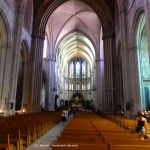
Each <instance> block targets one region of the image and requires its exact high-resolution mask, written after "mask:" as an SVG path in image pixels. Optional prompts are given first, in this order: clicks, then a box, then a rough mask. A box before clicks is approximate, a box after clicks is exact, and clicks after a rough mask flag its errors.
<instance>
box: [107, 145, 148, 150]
mask: <svg viewBox="0 0 150 150" xmlns="http://www.w3.org/2000/svg"><path fill="white" fill-rule="evenodd" d="M108 150H150V146H143V145H109V146H108Z"/></svg>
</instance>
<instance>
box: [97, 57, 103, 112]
mask: <svg viewBox="0 0 150 150" xmlns="http://www.w3.org/2000/svg"><path fill="white" fill-rule="evenodd" d="M101 71H102V70H101V60H100V59H96V81H97V82H96V101H97V102H96V104H97V105H96V110H99V111H102V86H101V85H102V82H103V81H102V76H101Z"/></svg>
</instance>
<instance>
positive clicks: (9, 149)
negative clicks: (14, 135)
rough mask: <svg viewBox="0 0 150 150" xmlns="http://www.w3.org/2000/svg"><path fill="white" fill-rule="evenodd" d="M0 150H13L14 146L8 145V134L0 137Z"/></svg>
mask: <svg viewBox="0 0 150 150" xmlns="http://www.w3.org/2000/svg"><path fill="white" fill-rule="evenodd" d="M0 149H5V150H13V149H14V145H13V144H12V143H10V138H9V134H7V135H0Z"/></svg>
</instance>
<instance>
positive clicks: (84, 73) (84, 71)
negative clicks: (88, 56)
mask: <svg viewBox="0 0 150 150" xmlns="http://www.w3.org/2000/svg"><path fill="white" fill-rule="evenodd" d="M82 78H86V62H85V61H84V62H83V63H82Z"/></svg>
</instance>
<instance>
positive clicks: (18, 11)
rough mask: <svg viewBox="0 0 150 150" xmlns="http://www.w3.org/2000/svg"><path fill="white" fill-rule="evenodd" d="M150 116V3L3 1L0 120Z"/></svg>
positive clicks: (126, 0)
mask: <svg viewBox="0 0 150 150" xmlns="http://www.w3.org/2000/svg"><path fill="white" fill-rule="evenodd" d="M60 108H76V109H79V110H93V111H100V112H103V113H106V114H115V113H118V112H120V111H123V112H124V114H125V115H126V116H127V117H132V116H133V115H134V114H135V113H136V112H137V111H138V110H149V109H150V1H149V0H21V1H19V0H5V1H2V0H1V1H0V114H1V115H5V116H9V115H14V114H15V113H16V112H17V113H35V112H43V111H45V112H47V111H57V110H59V109H60Z"/></svg>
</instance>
